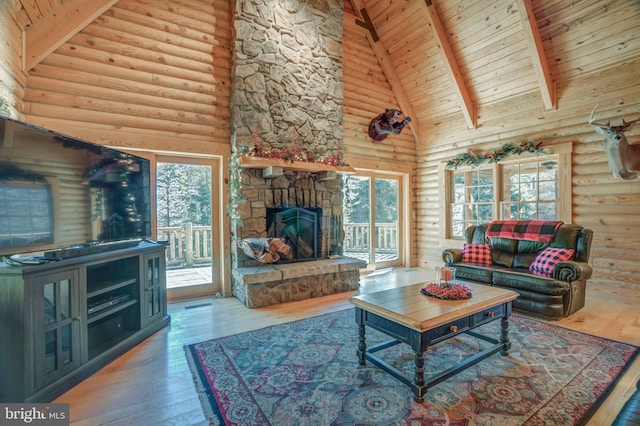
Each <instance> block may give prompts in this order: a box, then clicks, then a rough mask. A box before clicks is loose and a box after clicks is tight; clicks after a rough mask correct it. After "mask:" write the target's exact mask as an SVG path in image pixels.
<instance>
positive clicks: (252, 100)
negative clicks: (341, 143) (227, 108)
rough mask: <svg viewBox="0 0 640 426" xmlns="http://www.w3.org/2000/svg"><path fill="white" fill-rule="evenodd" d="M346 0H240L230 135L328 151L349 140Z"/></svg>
mask: <svg viewBox="0 0 640 426" xmlns="http://www.w3.org/2000/svg"><path fill="white" fill-rule="evenodd" d="M343 15H344V13H343V9H342V1H340V0H251V1H247V0H236V1H235V11H234V44H233V69H232V85H233V86H232V99H231V106H232V109H231V115H232V117H231V118H232V122H233V127H232V140H233V141H234V143H250V144H251V143H253V142H254V129H255V130H257V133H258V135H259V143H261V144H264V145H265V146H268V147H271V148H278V149H283V148H294V147H300V146H303V147H305V148H308V149H310V150H311V151H313V152H315V153H316V154H317V155H320V156H324V155H327V154H328V153H329V152H335V150H336V148H337V147H338V140H341V139H343V132H344V131H343V125H342V105H343V100H344V94H343V86H342V21H343Z"/></svg>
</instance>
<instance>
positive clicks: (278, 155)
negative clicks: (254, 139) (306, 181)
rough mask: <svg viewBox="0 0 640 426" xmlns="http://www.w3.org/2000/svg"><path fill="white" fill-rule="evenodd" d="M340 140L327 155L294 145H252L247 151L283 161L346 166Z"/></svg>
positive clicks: (253, 155)
mask: <svg viewBox="0 0 640 426" xmlns="http://www.w3.org/2000/svg"><path fill="white" fill-rule="evenodd" d="M340 145H341V143H340V140H338V149H337V153H336V154H335V155H327V156H325V157H323V158H321V159H320V158H319V157H318V155H317V154H315V153H313V152H312V151H309V150H308V149H307V148H304V147H301V146H296V147H294V148H285V149H275V148H269V147H265V146H263V145H257V144H256V145H254V146H253V149H252V150H251V151H249V152H248V155H249V156H250V157H260V158H273V159H278V160H285V161H290V162H292V163H293V162H294V161H301V162H305V163H322V164H327V165H329V166H347V165H348V164H347V163H345V162H344V160H343V159H342V156H341V154H340Z"/></svg>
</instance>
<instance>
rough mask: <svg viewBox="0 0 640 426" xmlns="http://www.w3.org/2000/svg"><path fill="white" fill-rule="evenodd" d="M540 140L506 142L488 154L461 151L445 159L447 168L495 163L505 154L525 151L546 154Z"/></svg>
mask: <svg viewBox="0 0 640 426" xmlns="http://www.w3.org/2000/svg"><path fill="white" fill-rule="evenodd" d="M541 145H542V142H538V143H534V142H533V141H527V142H519V143H517V144H514V143H507V144H504V145H502V146H501V147H500V148H499V149H497V150H495V151H493V152H492V153H488V154H475V153H474V152H473V151H471V150H469V151H468V152H463V153H462V154H458V155H456V156H455V157H454V158H453V159H451V160H449V161H447V168H448V169H451V168H454V169H457V168H458V167H460V166H472V167H477V166H479V165H481V164H483V163H487V162H488V163H497V162H499V161H501V160H502V159H503V158H504V157H505V156H507V155H520V154H523V153H525V152H530V153H534V154H546V151H545V150H544V149H543V148H541V147H540V146H541Z"/></svg>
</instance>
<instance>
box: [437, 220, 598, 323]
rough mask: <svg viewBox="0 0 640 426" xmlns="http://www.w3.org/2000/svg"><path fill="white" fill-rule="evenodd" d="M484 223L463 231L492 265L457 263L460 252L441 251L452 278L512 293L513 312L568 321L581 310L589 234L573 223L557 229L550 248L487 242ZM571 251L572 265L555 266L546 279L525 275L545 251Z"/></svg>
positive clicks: (538, 244) (588, 269)
mask: <svg viewBox="0 0 640 426" xmlns="http://www.w3.org/2000/svg"><path fill="white" fill-rule="evenodd" d="M488 225H489V224H482V225H473V226H470V227H469V228H467V230H466V231H465V238H466V242H467V243H470V244H489V245H490V246H491V260H492V263H491V265H481V264H475V263H464V262H462V257H463V249H455V248H451V249H446V250H444V251H443V253H442V260H443V261H444V263H445V265H446V266H451V267H455V268H456V279H462V280H468V281H475V282H480V283H485V284H489V285H493V286H496V287H500V288H506V289H510V290H514V291H516V292H517V293H518V294H519V297H518V298H517V299H516V300H514V301H513V308H514V309H515V310H519V311H523V312H527V313H531V314H534V315H538V316H541V317H544V318H548V319H560V318H564V317H567V316H569V315H571V314H573V313H574V312H576V311H577V310H579V309H580V308H582V307H584V303H585V292H586V283H587V280H588V279H589V278H590V277H591V274H592V272H593V270H592V268H591V266H590V265H589V264H588V263H587V262H588V260H589V251H590V249H591V240H592V238H593V231H592V230H590V229H586V228H583V227H582V226H579V225H575V224H562V225H560V227H558V228H557V230H556V231H555V234H554V236H553V239H552V241H551V243H544V242H535V241H527V240H514V239H507V238H496V237H486V236H485V233H486V230H487V226H488ZM548 246H550V247H555V248H567V249H573V250H575V254H574V257H573V258H572V259H571V260H568V261H563V262H560V263H558V264H557V265H555V268H554V270H553V275H552V276H549V277H546V276H541V275H538V274H534V273H532V272H530V271H529V265H530V264H531V263H532V262H533V261H534V260H535V258H536V256H537V254H538V253H539V252H541V251H542V250H544V248H546V247H548Z"/></svg>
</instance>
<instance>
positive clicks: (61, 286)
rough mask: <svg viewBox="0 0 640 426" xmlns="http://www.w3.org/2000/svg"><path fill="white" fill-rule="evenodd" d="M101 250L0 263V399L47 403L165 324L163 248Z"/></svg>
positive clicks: (137, 244) (140, 245)
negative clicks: (40, 260)
mask: <svg viewBox="0 0 640 426" xmlns="http://www.w3.org/2000/svg"><path fill="white" fill-rule="evenodd" d="M127 243H129V244H131V243H132V241H127ZM98 246H99V247H101V248H103V247H104V246H105V245H96V247H98ZM109 247H111V250H109V251H105V252H98V253H95V252H94V253H90V254H83V255H76V256H73V257H69V258H59V259H58V260H57V261H55V262H47V263H43V264H38V265H35V264H34V265H23V266H10V265H7V264H5V263H0V401H2V402H50V401H52V400H53V399H55V398H56V397H57V396H59V395H60V394H62V393H63V392H65V391H67V390H68V389H70V388H71V387H73V386H75V385H76V384H78V383H79V382H80V381H82V380H84V379H85V378H87V377H89V376H90V375H91V374H93V373H95V372H96V371H98V370H99V369H101V368H102V367H104V366H105V365H107V364H108V363H110V362H111V361H113V360H114V359H115V358H117V357H118V356H120V355H122V354H123V353H125V352H126V351H128V350H130V349H131V348H133V347H134V346H135V345H137V344H138V343H140V342H142V341H143V340H144V339H146V338H147V337H149V336H151V335H152V334H153V333H155V332H156V331H158V330H160V329H161V328H163V327H165V326H166V325H168V324H169V322H170V317H169V315H167V301H166V272H165V269H166V268H165V250H166V247H165V246H163V245H161V244H155V243H152V242H148V241H135V246H130V247H124V248H123V247H121V246H117V245H109ZM116 247H117V248H116Z"/></svg>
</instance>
